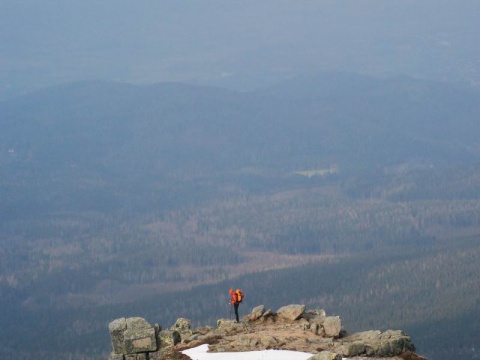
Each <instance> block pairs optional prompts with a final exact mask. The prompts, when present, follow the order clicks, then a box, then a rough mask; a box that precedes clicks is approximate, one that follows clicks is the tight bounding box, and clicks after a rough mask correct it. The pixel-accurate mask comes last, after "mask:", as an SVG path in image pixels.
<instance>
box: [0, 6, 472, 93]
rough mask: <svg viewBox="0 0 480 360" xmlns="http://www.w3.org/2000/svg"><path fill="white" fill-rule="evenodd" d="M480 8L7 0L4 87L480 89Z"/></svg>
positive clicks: (0, 11) (0, 84) (1, 68)
mask: <svg viewBox="0 0 480 360" xmlns="http://www.w3.org/2000/svg"><path fill="white" fill-rule="evenodd" d="M479 18H480V2H479V1H478V0H462V1H459V2H453V1H445V0H423V1H416V0H390V1H378V0H355V1H354V0H350V1H333V0H323V1H298V0H296V1H283V0H264V1H258V0H242V1H225V0H205V1H186V0H175V1H173V0H166V1H147V0H135V1H133V0H101V1H98V0H82V1H77V0H1V1H0V90H1V91H2V93H3V95H4V96H5V95H6V94H8V93H13V92H15V91H19V90H24V89H29V88H34V87H41V86H45V85H49V84H54V83H61V82H69V81H74V80H82V79H107V80H118V81H127V82H133V83H154V82H160V81H187V82H195V83H204V84H216V85H221V86H230V87H236V88H240V89H242V88H245V89H248V88H252V87H257V86H262V85H265V84H268V83H271V82H275V81H279V80H282V79H284V78H288V77H291V76H295V75H297V74H308V73H314V72H319V71H348V72H354V73H364V74H374V75H380V76H383V75H398V74H406V75H412V76H415V77H424V78H433V79H440V80H462V81H469V82H478V81H480V73H479V72H480V71H479V67H480V46H479V45H478V34H479V33H480V31H479V30H480V25H479V21H478V19H479Z"/></svg>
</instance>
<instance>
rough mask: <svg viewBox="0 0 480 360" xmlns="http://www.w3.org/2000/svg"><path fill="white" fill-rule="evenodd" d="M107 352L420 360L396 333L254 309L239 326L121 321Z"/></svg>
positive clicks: (152, 357) (156, 357)
mask: <svg viewBox="0 0 480 360" xmlns="http://www.w3.org/2000/svg"><path fill="white" fill-rule="evenodd" d="M109 331H110V336H111V338H112V346H113V352H112V354H111V355H110V360H138V359H142V360H143V359H148V360H160V359H188V357H186V356H185V355H183V354H182V353H181V351H183V350H185V349H188V348H192V347H196V346H199V345H202V344H205V343H207V344H209V350H210V351H211V352H227V351H228V352H242V351H251V350H265V349H278V350H294V351H303V352H310V353H312V357H311V358H310V359H309V360H338V359H342V358H349V359H352V360H353V359H355V360H361V359H369V360H373V359H382V360H383V359H390V360H400V359H404V360H407V359H408V360H421V359H424V358H422V357H420V356H418V355H416V354H415V346H414V345H413V343H412V342H411V339H410V337H409V336H407V335H406V334H404V333H403V332H402V331H399V330H388V331H385V332H380V331H364V332H359V333H354V334H347V332H346V331H345V329H343V327H342V323H341V319H340V317H339V316H327V315H326V313H325V311H324V310H306V309H305V306H304V305H296V304H294V305H288V306H284V307H282V308H280V309H278V310H277V311H272V310H271V309H268V310H267V309H266V308H265V306H263V305H259V306H257V307H255V308H253V309H252V311H251V313H250V314H248V315H247V316H245V317H243V319H242V321H241V322H240V323H236V322H234V321H232V320H228V319H219V320H218V321H217V327H216V328H212V327H200V328H197V329H193V330H192V329H191V323H190V321H189V320H188V319H184V318H180V319H178V320H177V321H176V322H175V324H174V325H173V326H172V327H170V328H169V329H167V330H163V331H162V330H161V328H160V326H159V325H154V326H151V325H150V324H148V323H147V322H146V321H145V320H144V319H141V318H129V319H125V318H121V319H117V320H114V321H112V322H111V323H110V325H109Z"/></svg>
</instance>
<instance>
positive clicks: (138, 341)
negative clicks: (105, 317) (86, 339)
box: [108, 317, 158, 360]
mask: <svg viewBox="0 0 480 360" xmlns="http://www.w3.org/2000/svg"><path fill="white" fill-rule="evenodd" d="M108 329H109V332H110V337H111V339H112V346H113V353H115V354H123V355H135V354H138V353H143V352H147V351H156V350H157V349H158V344H157V337H156V330H155V327H153V326H152V325H150V324H149V323H148V322H147V321H146V320H145V319H144V318H140V317H131V318H127V319H126V318H119V319H116V320H114V321H112V322H111V323H110V324H109V325H108ZM110 357H112V356H110ZM117 358H119V359H123V357H117ZM115 360H116V359H115Z"/></svg>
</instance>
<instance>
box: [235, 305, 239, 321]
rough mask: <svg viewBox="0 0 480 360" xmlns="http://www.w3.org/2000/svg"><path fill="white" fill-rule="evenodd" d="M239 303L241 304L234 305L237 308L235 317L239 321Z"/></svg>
mask: <svg viewBox="0 0 480 360" xmlns="http://www.w3.org/2000/svg"><path fill="white" fill-rule="evenodd" d="M238 305H239V304H234V305H233V307H234V308H235V318H236V319H237V322H239V321H240V320H239V319H238Z"/></svg>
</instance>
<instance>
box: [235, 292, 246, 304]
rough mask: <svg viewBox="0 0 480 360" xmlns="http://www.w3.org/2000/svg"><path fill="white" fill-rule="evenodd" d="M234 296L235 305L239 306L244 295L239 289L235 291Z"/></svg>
mask: <svg viewBox="0 0 480 360" xmlns="http://www.w3.org/2000/svg"><path fill="white" fill-rule="evenodd" d="M235 294H237V303H239V304H240V303H241V302H242V300H243V298H244V297H245V294H244V293H243V292H242V290H240V289H237V290H236V291H235Z"/></svg>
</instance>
